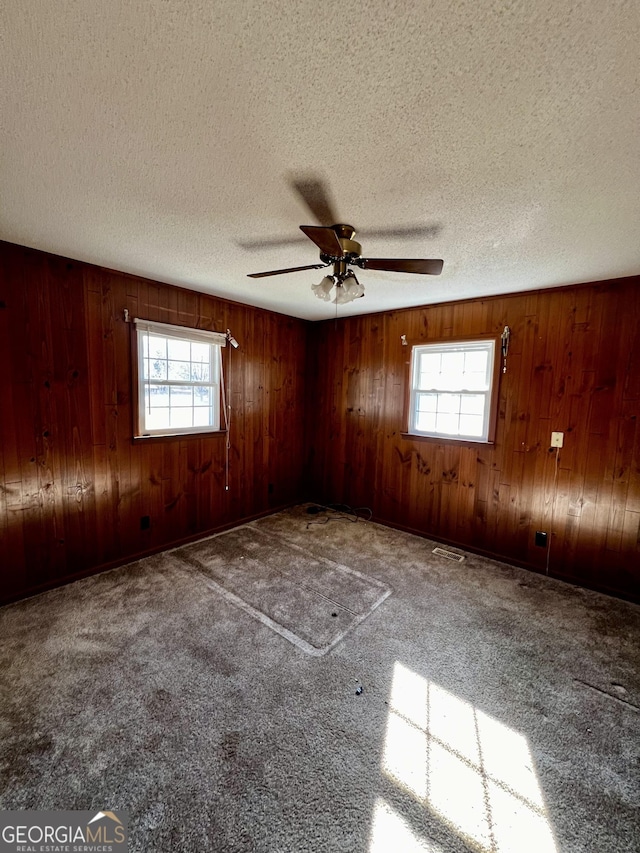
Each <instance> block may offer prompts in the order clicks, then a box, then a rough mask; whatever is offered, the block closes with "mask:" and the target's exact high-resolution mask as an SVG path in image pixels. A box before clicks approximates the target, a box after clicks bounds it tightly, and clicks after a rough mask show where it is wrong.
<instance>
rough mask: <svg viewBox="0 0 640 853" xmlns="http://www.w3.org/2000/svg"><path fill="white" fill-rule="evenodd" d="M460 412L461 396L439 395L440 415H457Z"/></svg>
mask: <svg viewBox="0 0 640 853" xmlns="http://www.w3.org/2000/svg"><path fill="white" fill-rule="evenodd" d="M459 411H460V394H439V395H438V413H439V414H440V413H441V412H444V413H455V414H457V413H458V412H459Z"/></svg>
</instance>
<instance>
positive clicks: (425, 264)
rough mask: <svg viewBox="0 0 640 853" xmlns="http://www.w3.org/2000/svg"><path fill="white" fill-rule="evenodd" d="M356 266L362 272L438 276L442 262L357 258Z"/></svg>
mask: <svg viewBox="0 0 640 853" xmlns="http://www.w3.org/2000/svg"><path fill="white" fill-rule="evenodd" d="M357 265H358V266H359V267H361V268H362V269H363V270H385V271H386V272H412V273H417V274H418V275H440V273H441V272H442V267H443V266H444V261H442V260H439V259H435V258H432V259H430V260H427V259H424V260H418V259H415V260H406V259H404V260H403V259H401V258H397V259H395V260H394V259H393V258H358V261H357Z"/></svg>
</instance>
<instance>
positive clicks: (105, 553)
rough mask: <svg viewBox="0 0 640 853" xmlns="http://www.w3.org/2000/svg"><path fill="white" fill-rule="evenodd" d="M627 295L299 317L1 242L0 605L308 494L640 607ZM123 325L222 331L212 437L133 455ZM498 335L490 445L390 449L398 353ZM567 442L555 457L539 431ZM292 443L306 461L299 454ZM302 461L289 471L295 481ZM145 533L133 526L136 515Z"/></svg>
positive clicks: (402, 361)
mask: <svg viewBox="0 0 640 853" xmlns="http://www.w3.org/2000/svg"><path fill="white" fill-rule="evenodd" d="M639 284H640V281H639V280H638V279H637V278H635V279H623V280H619V281H613V282H600V283H598V284H593V285H581V286H578V287H572V288H563V289H560V290H557V291H540V292H535V293H527V294H522V295H515V296H505V297H499V298H490V299H485V300H476V301H468V302H460V303H451V304H446V305H439V306H433V307H427V308H419V309H411V310H405V311H396V312H391V313H387V314H380V315H368V316H364V317H355V318H351V319H348V320H340V321H338V323H337V324H336V323H335V322H334V321H333V320H332V321H328V322H326V323H317V324H307V323H304V322H302V321H299V320H295V319H292V318H289V317H284V316H281V315H278V314H274V313H271V312H267V311H261V310H258V309H254V308H248V307H245V306H242V305H238V304H236V303H232V302H228V301H225V300H222V299H216V298H214V297H211V296H207V295H204V294H197V293H193V292H191V291H186V290H183V289H180V288H176V287H171V286H169V285H164V284H159V283H157V282H152V281H147V280H144V279H140V278H137V277H135V276H128V275H124V274H120V273H116V272H112V271H108V270H103V269H100V268H97V267H94V266H91V265H89V264H83V263H79V262H76V261H68V260H66V259H63V258H58V257H54V256H51V255H47V254H45V253H40V252H35V251H32V250H28V249H23V248H22V247H18V246H12V245H10V244H2V243H0V364H2V367H3V369H2V370H1V371H0V572H1V574H0V577H1V579H2V588H1V590H0V598H1V599H3V600H8V599H10V598H14V597H18V596H20V595H24V594H26V593H28V592H29V591H33V590H35V589H38V588H43V587H45V586H47V585H53V584H55V583H59V582H61V581H63V580H64V579H65V578H69V577H72V576H74V575H77V574H80V573H87V572H90V571H94V570H95V571H97V570H99V569H100V568H101V567H104V566H106V565H112V564H117V563H119V562H123V561H125V560H127V559H131V558H133V557H135V556H137V555H139V554H142V553H146V552H149V551H152V550H158V549H160V548H162V547H165V546H168V545H171V544H173V543H176V542H178V541H181V540H183V539H185V538H188V537H191V536H197V535H199V534H202V533H205V532H207V531H212V530H216V529H221V528H223V527H225V526H229V525H231V524H233V523H234V522H237V521H240V520H242V519H246V518H251V517H255V516H258V515H260V514H263V513H265V512H268V511H270V510H272V509H276V508H278V507H280V506H284V505H287V504H290V503H293V502H296V501H298V500H301V499H303V498H312V499H316V500H323V501H325V502H346V503H349V504H351V505H352V506H370V507H371V508H372V509H373V511H374V514H375V517H376V518H377V519H378V520H380V521H383V522H386V523H388V524H392V525H397V526H400V527H403V528H405V529H409V530H414V531H416V532H418V533H423V534H427V535H431V536H433V537H435V538H438V539H442V540H445V541H449V542H452V543H458V544H460V545H464V546H468V547H471V548H475V549H477V550H480V551H483V552H486V553H492V554H495V555H497V556H499V557H502V558H504V559H506V560H509V561H512V562H515V563H518V564H521V565H525V566H529V567H531V568H534V569H536V570H538V571H545V569H546V562H547V553H546V551H545V550H543V549H540V548H537V547H536V546H535V545H534V534H535V531H536V530H547V531H548V532H549V533H550V534H551V537H550V538H551V550H550V555H549V569H550V573H551V574H553V575H555V576H558V577H564V578H566V579H569V580H573V581H577V582H579V583H583V584H585V585H589V586H594V587H597V588H600V589H603V590H607V591H611V592H616V593H619V594H622V595H627V596H633V597H638V595H639V585H640V427H639V426H638V416H639V414H640V412H639V410H640V380H639V379H638V377H639V376H640V289H639V288H638V285H639ZM125 308H127V309H128V310H129V312H130V314H131V316H135V315H138V316H141V317H146V318H148V319H152V320H160V321H163V320H164V321H166V322H170V323H177V324H183V325H194V326H197V327H200V328H208V329H226V328H227V327H229V328H231V329H232V331H233V333H234V334H235V336H236V338H237V339H238V340H239V341H240V342H241V349H240V350H237V351H236V350H232V349H228V350H227V351H226V352H225V359H226V363H227V367H228V373H229V379H230V391H231V395H230V396H231V403H232V406H233V409H232V426H231V445H232V446H231V451H230V457H231V488H230V490H229V492H226V491H225V489H224V456H225V447H224V444H225V442H224V437H223V436H210V437H203V438H189V439H182V440H171V441H164V440H158V441H156V440H153V441H148V442H137V443H134V442H133V441H132V438H131V435H132V411H131V406H132V399H131V394H132V389H131V361H130V360H131V352H130V346H129V334H130V328H129V327H128V326H127V325H126V324H125V322H124V319H123V309H125ZM505 324H508V325H509V326H510V327H511V329H512V332H513V334H512V342H511V350H510V353H509V362H508V372H507V373H506V375H504V376H502V377H501V384H500V394H499V411H498V427H497V433H496V442H495V445H493V446H473V445H469V444H460V445H457V444H451V443H449V444H446V443H439V442H434V441H421V440H413V439H407V438H404V437H403V436H402V435H401V433H402V430H403V428H404V424H403V408H404V399H405V391H406V377H407V370H406V362H407V361H408V358H409V355H410V351H409V349H408V348H406V347H402V345H401V341H400V336H401V335H406V336H407V338H408V339H409V340H416V341H420V340H424V341H427V340H433V339H436V338H452V339H453V338H456V337H467V336H470V335H471V336H474V335H487V334H500V332H501V331H502V328H503V326H504V325H505ZM554 429H557V430H561V431H563V432H564V433H565V446H564V448H563V449H562V450H561V451H560V453H559V454H558V457H557V469H556V454H555V453H550V452H549V440H550V433H551V430H554ZM305 448H306V454H305ZM303 463H304V468H303ZM142 515H149V516H150V517H151V529H150V530H146V531H143V530H141V529H140V517H141V516H142Z"/></svg>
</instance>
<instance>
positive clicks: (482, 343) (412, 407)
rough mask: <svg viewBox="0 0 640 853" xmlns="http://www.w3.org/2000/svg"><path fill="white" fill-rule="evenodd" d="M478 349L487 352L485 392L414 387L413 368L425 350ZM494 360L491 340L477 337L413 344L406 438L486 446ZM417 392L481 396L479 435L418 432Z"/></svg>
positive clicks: (487, 442) (494, 372)
mask: <svg viewBox="0 0 640 853" xmlns="http://www.w3.org/2000/svg"><path fill="white" fill-rule="evenodd" d="M474 346H475V347H481V348H486V349H487V350H488V352H489V358H488V363H487V378H488V388H487V390H485V391H478V390H477V389H472V388H456V389H451V390H450V391H449V390H443V389H436V388H432V389H427V388H420V389H418V388H417V387H416V386H417V365H418V360H419V358H420V355H421V354H422V353H424V352H425V351H428V350H432V351H437V352H461V351H462V352H464V351H465V350H466V349H467V348H469V347H474ZM496 358H497V347H496V340H495V338H479V339H476V340H455V341H440V342H437V343H435V342H434V343H431V344H417V345H415V346H414V347H413V348H412V352H411V375H410V393H409V423H408V432H409V434H410V435H415V436H419V437H424V438H433V439H436V440H437V439H443V440H447V441H460V442H474V443H477V444H490V443H491V441H492V438H491V434H490V433H491V425H492V417H491V416H492V411H491V409H492V402H493V399H494V390H495V389H494V383H496V382H497V381H498V380H497V376H496ZM421 393H435V394H449V393H450V394H465V393H466V394H482V395H483V396H484V397H485V401H486V402H485V406H484V413H483V414H484V421H483V432H482V436H468V435H459V434H450V433H442V432H429V431H424V430H419V429H417V427H416V420H417V408H416V406H417V397H418V395H419V394H421Z"/></svg>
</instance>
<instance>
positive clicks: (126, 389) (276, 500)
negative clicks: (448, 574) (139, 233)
mask: <svg viewBox="0 0 640 853" xmlns="http://www.w3.org/2000/svg"><path fill="white" fill-rule="evenodd" d="M125 308H126V309H128V311H129V314H130V316H131V317H134V316H140V317H143V318H147V319H152V320H160V321H166V322H169V323H176V324H179V325H188V326H194V327H199V328H205V329H215V330H223V331H224V330H225V329H227V328H230V329H231V330H232V331H233V334H234V335H235V337H236V338H237V339H238V341H239V342H240V344H241V347H240V349H238V350H234V349H232V348H227V349H226V350H225V352H224V360H225V364H226V370H227V373H228V378H229V384H230V389H231V403H232V407H233V408H232V422H231V431H230V434H231V451H230V458H231V471H230V482H231V488H230V490H229V491H228V492H227V491H225V487H224V486H225V482H224V459H225V436H224V435H215V436H209V437H202V438H184V439H181V440H180V439H174V440H150V441H146V442H135V443H134V442H133V441H132V388H131V349H130V326H129V325H128V324H126V323H125V322H124V314H123V312H124V309H125ZM306 333H307V324H306V323H305V322H303V321H300V320H296V319H293V318H290V317H285V316H282V315H278V314H274V313H272V312H268V311H262V310H259V309H255V308H249V307H245V306H242V305H239V304H237V303H233V302H228V301H225V300H222V299H216V298H214V297H211V296H207V295H204V294H197V293H193V292H191V291H186V290H183V289H180V288H176V287H171V286H169V285H164V284H158V283H155V282H150V281H146V280H143V279H140V278H137V277H135V276H129V275H124V274H119V273H116V272H112V271H108V270H103V269H100V268H98V267H94V266H91V265H89V264H83V263H79V262H76V261H67V260H66V259H63V258H58V257H54V256H51V255H47V254H45V253H41V252H36V251H32V250H28V249H24V248H22V247H19V246H13V245H10V244H6V243H0V364H1V365H2V370H0V413H1V414H0V577H1V579H2V587H1V589H0V599H2V600H9V599H11V598H15V597H18V596H20V595H24V594H26V593H28V592H30V591H33V590H35V589H38V588H42V587H45V586H49V585H53V584H55V583H59V582H61V581H63V580H64V579H65V578H69V577H71V576H74V575H77V574H79V573H83V572H88V571H91V570H98V569H99V568H100V567H103V566H105V565H111V564H114V563H118V562H123V561H125V560H127V559H130V558H132V557H135V556H137V555H138V554H142V553H145V552H148V551H150V550H157V549H160V548H162V547H163V546H168V545H171V544H173V543H175V542H178V541H181V540H183V539H185V538H186V537H189V536H194V535H197V534H200V533H205V532H207V531H212V530H215V529H220V528H222V527H224V526H228V525H230V524H232V523H233V522H236V521H240V520H242V519H246V518H250V517H254V516H257V515H260V514H263V513H265V512H267V511H269V510H271V509H275V508H277V507H280V506H285V505H287V504H291V503H294V502H296V501H298V500H300V499H301V496H302V463H303V456H304V454H303V447H304V393H305V376H304V369H305V350H306ZM143 515H149V516H150V517H151V528H150V530H141V529H140V518H141V516H143Z"/></svg>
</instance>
